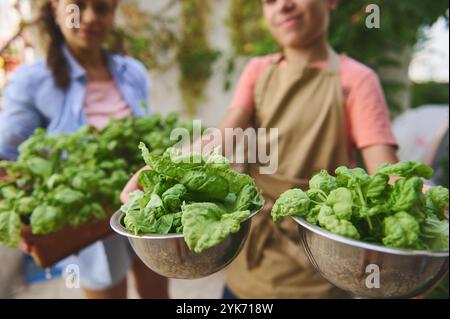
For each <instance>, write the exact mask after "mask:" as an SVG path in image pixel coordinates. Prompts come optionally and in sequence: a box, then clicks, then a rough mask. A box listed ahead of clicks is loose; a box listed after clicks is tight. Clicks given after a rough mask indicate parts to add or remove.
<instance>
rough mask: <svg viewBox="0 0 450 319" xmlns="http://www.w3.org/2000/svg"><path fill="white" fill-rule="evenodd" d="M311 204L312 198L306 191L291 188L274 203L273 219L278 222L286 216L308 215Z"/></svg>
mask: <svg viewBox="0 0 450 319" xmlns="http://www.w3.org/2000/svg"><path fill="white" fill-rule="evenodd" d="M309 205H310V199H309V198H308V195H306V193H305V192H303V191H302V190H301V189H290V190H288V191H286V192H284V193H283V194H282V195H281V196H280V198H279V199H278V200H277V201H276V202H275V204H274V205H273V208H272V217H273V221H274V222H278V221H279V220H280V219H281V218H282V217H286V216H299V217H306V215H307V213H308V210H309Z"/></svg>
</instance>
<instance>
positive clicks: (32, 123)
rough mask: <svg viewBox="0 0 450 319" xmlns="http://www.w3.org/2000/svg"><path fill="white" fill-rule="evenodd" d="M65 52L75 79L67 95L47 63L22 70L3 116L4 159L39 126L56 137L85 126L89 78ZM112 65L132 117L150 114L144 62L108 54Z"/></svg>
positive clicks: (0, 143) (0, 145)
mask: <svg viewBox="0 0 450 319" xmlns="http://www.w3.org/2000/svg"><path fill="white" fill-rule="evenodd" d="M63 52H64V55H65V57H66V60H67V62H68V65H69V74H70V79H71V81H70V85H69V87H68V89H67V90H66V91H63V90H61V89H60V88H58V87H57V86H56V85H55V82H54V80H53V76H52V73H51V71H50V70H49V68H48V67H47V64H46V62H45V61H40V62H37V63H36V64H33V65H26V66H22V67H20V68H19V69H18V70H17V71H16V72H14V74H13V75H12V77H11V80H10V82H9V84H8V86H7V87H6V89H5V91H4V100H3V110H2V111H1V112H0V159H7V160H15V159H16V158H17V156H18V153H17V148H18V146H19V145H20V144H21V143H22V142H23V141H25V140H26V139H27V138H28V137H29V136H30V135H31V134H33V132H34V130H35V129H36V128H38V127H43V128H46V129H47V130H48V132H49V133H50V134H54V133H59V132H74V131H76V130H78V129H79V128H80V127H81V126H83V125H85V124H86V117H85V114H84V112H83V102H84V98H85V93H86V83H87V81H88V78H87V74H86V71H85V70H84V69H83V67H81V65H80V64H79V63H78V62H77V61H76V60H75V58H74V57H73V56H72V55H71V53H70V51H69V50H68V49H67V47H65V46H63ZM108 65H109V69H110V71H111V74H112V77H113V80H114V81H115V83H116V85H117V87H118V88H119V91H120V93H121V94H122V97H123V98H124V99H125V101H126V102H128V105H129V106H130V108H131V109H132V113H133V115H135V116H140V115H145V114H146V113H148V112H150V110H149V106H148V95H149V80H148V77H147V72H146V70H145V67H144V66H143V65H142V63H140V62H138V61H137V60H135V59H133V58H131V57H127V56H120V55H114V54H108ZM143 106H144V107H143Z"/></svg>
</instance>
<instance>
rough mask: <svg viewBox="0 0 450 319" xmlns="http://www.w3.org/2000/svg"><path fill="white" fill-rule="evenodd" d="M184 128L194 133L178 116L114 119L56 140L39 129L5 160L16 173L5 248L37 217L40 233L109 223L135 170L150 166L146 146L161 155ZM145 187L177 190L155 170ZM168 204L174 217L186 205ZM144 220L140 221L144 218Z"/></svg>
mask: <svg viewBox="0 0 450 319" xmlns="http://www.w3.org/2000/svg"><path fill="white" fill-rule="evenodd" d="M180 126H181V127H186V128H188V126H186V125H181V124H179V123H178V120H177V116H176V114H170V115H168V116H167V117H166V118H162V117H161V116H160V115H154V116H152V117H130V118H125V119H122V120H111V122H110V123H109V125H108V126H107V127H106V128H105V129H103V130H101V131H97V130H95V129H93V128H90V127H87V126H86V127H83V128H81V129H80V130H78V131H77V132H75V133H61V134H56V135H49V134H47V132H46V131H45V130H43V129H37V130H36V131H35V133H34V134H33V135H32V136H31V137H30V138H29V139H27V140H26V141H25V142H24V143H22V144H21V145H20V146H19V158H18V160H17V161H16V162H6V161H0V167H1V168H2V170H6V173H7V175H8V176H9V178H8V182H0V214H2V218H3V224H2V226H1V227H0V244H5V245H8V246H11V245H12V246H15V244H16V243H17V242H18V240H19V239H18V237H17V236H18V235H17V234H19V233H20V222H17V218H19V221H20V219H23V221H25V222H26V221H27V220H30V221H31V228H32V232H33V233H35V234H46V233H51V232H54V231H56V230H58V229H60V228H61V227H63V226H65V225H72V226H74V227H76V226H78V225H81V224H84V223H87V222H89V221H91V220H95V219H103V218H105V217H106V213H105V210H106V211H110V212H112V211H115V210H117V208H118V207H120V205H121V203H120V199H119V197H120V192H121V191H122V189H123V187H124V186H125V184H126V182H127V181H128V180H129V178H130V174H131V172H133V171H137V170H138V169H139V168H140V167H141V166H142V157H141V153H140V151H139V149H138V148H137V146H138V144H139V142H140V141H144V142H146V143H147V144H148V145H150V150H149V151H148V152H149V154H151V155H155V154H156V155H161V154H163V153H164V151H165V150H166V149H167V148H168V147H170V146H172V145H174V144H175V143H176V142H177V141H174V140H171V139H170V134H171V132H172V130H173V129H174V128H176V127H180ZM144 179H145V182H144ZM140 182H142V184H144V185H145V190H146V191H153V188H156V189H157V194H158V195H159V196H162V195H163V193H164V191H166V190H167V189H168V188H170V187H172V186H174V185H175V183H173V181H170V180H168V179H166V178H164V179H160V177H159V176H157V175H155V174H152V173H148V172H146V173H145V174H143V175H142V176H141V179H140ZM165 200H166V201H167V203H168V204H169V206H171V209H173V210H174V212H176V211H177V210H179V209H180V207H181V204H182V203H181V202H177V200H176V199H175V198H173V197H171V196H169V194H168V195H167V196H166V198H165ZM175 206H176V207H175ZM6 213H7V215H6ZM149 213H150V211H146V214H149ZM3 214H5V215H3ZM144 217H145V216H136V218H137V219H138V220H139V219H140V218H144ZM130 219H131V217H130ZM177 220H180V218H178V219H176V218H174V221H177ZM169 221H170V220H169V219H168V217H166V218H165V220H164V223H163V221H161V222H160V223H159V224H158V225H160V226H159V227H160V229H162V230H164V229H166V228H167V227H166V225H167V224H168V222H169ZM154 223H155V224H156V223H157V221H155V222H154ZM155 227H156V226H155Z"/></svg>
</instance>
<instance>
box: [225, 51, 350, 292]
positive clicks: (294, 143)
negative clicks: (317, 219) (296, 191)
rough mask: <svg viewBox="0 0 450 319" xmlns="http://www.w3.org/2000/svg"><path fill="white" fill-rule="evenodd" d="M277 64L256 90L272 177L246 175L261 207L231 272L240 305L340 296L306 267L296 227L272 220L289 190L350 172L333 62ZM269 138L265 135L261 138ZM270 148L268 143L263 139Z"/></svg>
mask: <svg viewBox="0 0 450 319" xmlns="http://www.w3.org/2000/svg"><path fill="white" fill-rule="evenodd" d="M280 61H281V59H280V60H278V61H275V62H274V63H272V65H271V66H270V67H269V68H267V70H266V71H265V72H263V74H262V76H261V77H260V79H259V80H258V82H257V85H256V88H255V92H254V95H255V117H254V126H255V127H256V128H267V129H269V128H278V130H279V132H278V154H279V158H278V159H279V160H278V162H279V163H278V170H277V172H276V174H272V175H261V174H259V167H260V165H259V164H249V166H248V170H249V173H250V175H251V176H252V177H253V178H254V179H255V181H256V184H257V186H258V187H259V188H260V189H262V190H263V195H264V198H265V200H266V205H265V207H264V209H263V211H262V212H261V213H260V214H259V215H258V216H257V217H256V218H255V219H254V222H253V223H252V228H251V232H250V235H249V237H248V240H247V241H246V244H245V245H244V248H243V250H242V252H241V253H240V254H239V256H238V257H237V258H236V260H235V261H234V262H233V263H232V264H231V266H230V268H229V270H228V273H227V285H228V287H229V289H230V290H231V291H232V292H233V293H234V294H236V296H237V297H239V298H334V297H342V296H345V295H344V293H343V292H342V291H340V290H338V289H337V288H335V287H333V286H332V285H331V284H329V283H328V282H326V281H325V280H324V279H323V278H322V277H321V276H320V275H319V273H318V272H316V271H315V270H314V268H313V266H312V265H311V264H310V262H309V260H308V258H307V256H306V254H305V252H304V250H303V248H302V247H301V244H300V236H299V234H298V228H297V225H296V224H295V223H294V222H293V221H292V220H291V219H290V218H284V220H283V221H282V222H281V223H280V224H279V225H275V224H274V223H273V222H272V220H271V217H270V210H271V208H272V206H273V203H274V201H275V200H276V199H277V198H278V197H279V195H280V194H281V193H283V192H284V191H286V190H287V189H290V188H294V187H299V188H302V189H306V188H307V187H308V180H309V179H310V177H311V176H312V175H313V174H315V173H316V172H318V171H319V170H321V169H326V170H328V171H330V172H333V171H334V170H335V169H336V168H337V167H338V166H340V165H349V163H350V156H349V152H348V140H349V139H348V137H347V133H346V127H345V113H344V102H343V94H342V86H341V83H340V77H339V57H338V55H337V54H336V53H335V52H334V51H333V50H331V49H330V52H329V63H328V67H326V68H324V69H318V68H311V67H307V66H305V65H284V66H280ZM267 131H269V130H267ZM266 141H267V145H266V147H267V148H266V149H268V148H269V144H270V143H269V137H267V138H266Z"/></svg>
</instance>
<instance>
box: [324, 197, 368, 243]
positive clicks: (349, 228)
mask: <svg viewBox="0 0 450 319" xmlns="http://www.w3.org/2000/svg"><path fill="white" fill-rule="evenodd" d="M317 220H318V222H319V225H320V226H322V227H323V228H325V229H326V230H328V231H330V232H332V233H335V234H337V235H340V236H344V237H349V238H353V239H359V238H360V234H359V232H358V230H357V229H356V227H355V226H354V225H353V224H352V223H351V222H349V221H348V220H341V219H339V218H338V217H337V216H336V215H335V214H334V212H333V209H332V208H331V207H329V206H326V205H322V206H321V207H320V211H319V214H318V216H317Z"/></svg>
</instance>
